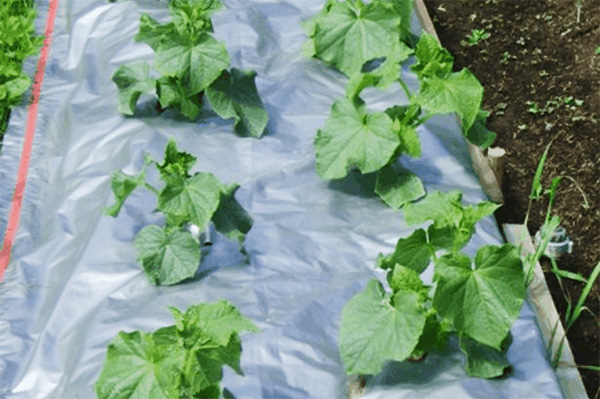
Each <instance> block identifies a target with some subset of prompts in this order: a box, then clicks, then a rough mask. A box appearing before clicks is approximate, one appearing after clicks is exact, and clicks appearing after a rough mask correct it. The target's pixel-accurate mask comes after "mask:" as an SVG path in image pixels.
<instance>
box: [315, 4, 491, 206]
mask: <svg viewBox="0 0 600 399" xmlns="http://www.w3.org/2000/svg"><path fill="white" fill-rule="evenodd" d="M412 6H413V4H412V1H411V0H405V1H399V2H391V1H386V0H373V1H371V2H369V3H364V2H363V1H362V0H352V1H350V0H347V1H337V0H330V1H328V2H327V3H326V5H325V6H324V8H323V10H322V11H321V12H320V13H319V14H317V15H316V16H315V17H314V18H313V19H311V20H309V21H308V22H307V23H306V29H307V34H308V36H309V39H310V40H309V42H308V43H307V45H306V47H305V50H306V52H307V53H308V54H310V55H311V56H314V57H315V58H318V59H320V60H322V61H324V62H326V63H328V64H330V65H332V66H333V67H335V68H337V69H338V70H339V71H341V72H342V73H344V74H345V75H346V76H347V77H348V79H349V80H348V83H347V85H346V96H345V97H344V98H340V99H338V100H337V101H335V102H334V103H333V105H332V107H331V112H330V114H329V118H328V119H327V121H326V122H325V126H324V127H323V128H321V129H319V131H318V132H317V135H316V138H315V142H314V144H315V149H316V158H317V161H316V168H317V172H318V174H319V176H321V177H322V178H323V179H329V180H330V179H341V178H344V177H345V176H346V175H347V174H348V171H349V169H350V168H351V167H354V166H355V167H357V168H358V169H359V170H360V172H361V173H374V172H375V173H377V184H376V189H375V192H376V193H377V194H378V195H379V196H380V197H381V199H382V200H383V201H384V202H385V203H386V204H387V205H389V206H391V207H392V208H394V209H399V208H400V207H402V206H403V205H404V204H407V203H409V202H411V201H415V200H417V199H419V198H421V197H422V196H423V195H425V189H424V187H423V185H422V183H421V181H420V179H419V178H418V177H416V176H414V175H413V174H411V173H409V172H399V171H397V170H396V169H395V168H394V166H393V165H394V164H396V160H397V159H398V158H399V157H400V156H402V155H408V156H410V157H420V156H421V142H420V139H419V135H418V133H417V128H418V127H419V126H420V125H422V124H423V123H425V122H426V121H427V120H428V119H429V118H431V117H433V116H434V115H437V114H448V113H455V114H456V115H458V116H459V117H460V120H461V123H462V129H463V133H464V135H465V136H466V138H467V139H468V140H469V141H470V142H471V143H473V144H475V145H478V146H480V147H482V148H487V147H489V146H490V145H491V144H492V142H493V141H494V139H495V134H494V133H493V132H491V131H489V130H487V129H486V128H485V120H486V118H487V116H488V113H487V112H485V111H482V110H481V101H482V98H483V87H482V86H481V84H480V83H479V81H478V80H477V78H475V76H473V74H472V73H471V72H469V71H468V70H467V69H463V70H461V71H459V72H453V71H452V67H453V62H454V61H453V58H452V56H451V55H450V53H449V52H448V51H447V50H446V49H444V48H442V47H441V46H440V45H439V44H438V42H437V40H436V39H435V38H434V37H433V36H431V35H428V34H423V36H421V38H420V39H419V40H418V42H417V44H416V47H415V49H414V50H413V49H412V48H411V47H409V45H408V43H411V42H412V41H413V40H412V37H411V36H410V32H409V23H410V16H411V13H412ZM411 55H414V56H415V58H416V63H415V64H414V65H412V66H411V70H412V71H413V72H414V73H415V74H416V75H417V78H418V79H419V83H420V85H419V87H420V89H419V91H417V92H413V91H411V90H410V89H409V88H408V85H407V84H406V83H405V82H404V80H403V77H402V73H401V71H402V64H403V63H405V62H406V61H408V59H409V57H410V56H411ZM394 82H398V83H399V84H400V86H401V87H402V88H403V89H404V91H405V93H406V96H407V99H408V104H405V105H396V106H393V107H391V108H389V109H387V110H385V111H369V110H368V108H367V104H365V102H364V101H363V100H362V99H361V97H360V94H361V92H362V91H363V90H364V89H365V88H367V87H377V88H380V89H383V88H386V87H388V86H390V85H391V84H392V83H394Z"/></svg>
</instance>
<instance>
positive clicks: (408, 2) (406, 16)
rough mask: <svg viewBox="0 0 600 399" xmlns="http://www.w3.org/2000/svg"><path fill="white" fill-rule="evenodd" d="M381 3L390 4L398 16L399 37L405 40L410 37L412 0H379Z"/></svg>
mask: <svg viewBox="0 0 600 399" xmlns="http://www.w3.org/2000/svg"><path fill="white" fill-rule="evenodd" d="M380 2H381V3H384V4H390V5H391V6H392V8H393V9H394V11H395V12H396V14H398V16H399V17H400V39H401V40H402V41H404V42H407V41H408V40H409V38H410V20H411V16H412V13H413V5H414V0H400V1H398V0H380Z"/></svg>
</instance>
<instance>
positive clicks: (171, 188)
mask: <svg viewBox="0 0 600 399" xmlns="http://www.w3.org/2000/svg"><path fill="white" fill-rule="evenodd" d="M222 190H223V185H222V184H221V182H219V180H218V179H217V178H216V177H215V176H214V175H213V174H212V173H202V172H201V173H196V174H195V175H194V176H193V177H192V178H190V179H187V180H185V181H180V182H178V183H176V182H173V183H172V184H168V185H167V186H166V187H165V188H164V189H163V190H162V191H161V192H160V194H159V196H158V210H160V211H161V212H164V213H165V214H166V215H167V224H168V225H169V226H178V225H180V224H181V223H183V222H185V221H190V222H191V223H193V224H195V225H196V226H198V228H199V229H200V230H202V229H204V227H205V226H206V225H207V223H208V222H210V220H211V219H212V217H213V214H214V213H215V211H216V210H217V208H218V207H219V201H220V199H221V191H222Z"/></svg>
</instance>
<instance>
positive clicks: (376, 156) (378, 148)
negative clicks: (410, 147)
mask: <svg viewBox="0 0 600 399" xmlns="http://www.w3.org/2000/svg"><path fill="white" fill-rule="evenodd" d="M399 144H400V139H399V138H398V136H397V135H396V134H395V133H394V131H393V130H392V120H391V119H390V117H389V116H388V115H387V114H385V113H384V112H374V113H369V112H367V109H366V107H365V105H364V103H362V102H360V101H359V100H355V101H350V100H348V99H346V98H342V99H340V100H338V101H336V102H335V103H334V104H333V106H332V107H331V113H330V115H329V118H328V119H327V122H325V127H324V128H323V129H320V130H319V131H318V132H317V136H316V138H315V148H316V152H317V172H318V173H319V175H320V176H321V177H322V178H324V179H340V178H343V177H344V176H346V174H347V173H348V168H349V167H350V166H351V165H356V166H358V168H359V169H360V171H361V172H362V173H370V172H374V171H376V170H379V169H380V168H382V167H383V166H385V165H386V164H387V163H388V162H389V160H390V158H391V156H392V155H393V154H394V152H395V150H396V148H397V147H398V145H399Z"/></svg>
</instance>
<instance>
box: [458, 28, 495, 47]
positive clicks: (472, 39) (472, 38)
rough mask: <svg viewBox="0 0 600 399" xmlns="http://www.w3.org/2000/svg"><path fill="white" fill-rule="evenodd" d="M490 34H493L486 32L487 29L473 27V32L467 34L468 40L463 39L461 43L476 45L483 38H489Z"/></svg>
mask: <svg viewBox="0 0 600 399" xmlns="http://www.w3.org/2000/svg"><path fill="white" fill-rule="evenodd" d="M490 36H491V34H490V33H489V32H486V31H485V29H473V30H472V31H471V34H470V35H467V40H466V41H465V40H463V41H461V42H460V44H461V45H463V46H470V47H472V46H476V45H478V44H479V43H480V42H481V41H482V40H487V39H489V38H490Z"/></svg>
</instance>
